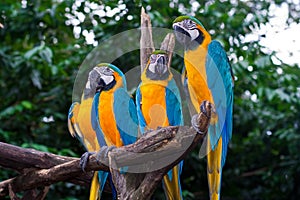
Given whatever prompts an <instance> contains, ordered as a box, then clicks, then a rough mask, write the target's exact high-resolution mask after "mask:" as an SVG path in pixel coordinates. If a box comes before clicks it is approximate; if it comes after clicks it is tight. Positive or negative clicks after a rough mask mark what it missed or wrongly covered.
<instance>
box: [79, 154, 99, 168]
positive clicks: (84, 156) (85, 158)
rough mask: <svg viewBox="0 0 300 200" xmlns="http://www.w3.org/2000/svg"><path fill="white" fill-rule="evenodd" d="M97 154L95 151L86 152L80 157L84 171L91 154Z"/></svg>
mask: <svg viewBox="0 0 300 200" xmlns="http://www.w3.org/2000/svg"><path fill="white" fill-rule="evenodd" d="M93 154H95V152H85V153H84V154H82V156H81V157H80V163H79V164H80V167H81V169H82V171H84V172H85V168H86V165H87V163H88V161H89V157H90V156H91V155H93Z"/></svg>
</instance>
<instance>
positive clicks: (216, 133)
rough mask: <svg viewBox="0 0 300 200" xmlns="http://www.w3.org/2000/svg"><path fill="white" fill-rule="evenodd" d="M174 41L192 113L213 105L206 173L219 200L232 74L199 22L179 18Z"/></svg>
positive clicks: (212, 193) (222, 53)
mask: <svg viewBox="0 0 300 200" xmlns="http://www.w3.org/2000/svg"><path fill="white" fill-rule="evenodd" d="M173 29H174V33H175V36H176V38H177V40H178V41H179V42H180V43H181V44H182V45H183V46H184V65H185V69H184V72H183V76H185V77H184V85H185V87H186V88H187V91H188V94H189V98H190V100H191V102H192V105H193V107H194V108H193V109H195V110H196V111H197V112H199V109H200V105H201V103H202V102H203V101H204V100H208V101H209V102H211V103H213V105H214V109H215V112H214V113H215V114H214V115H213V116H212V119H211V122H210V126H209V129H208V142H207V143H208V144H207V172H208V185H209V190H210V199H211V200H219V199H220V190H221V177H222V168H223V166H224V163H225V159H226V154H227V147H228V143H229V141H230V139H231V135H232V112H233V86H234V83H233V73H232V69H231V66H230V64H229V61H228V58H227V55H226V52H225V51H224V49H223V47H222V46H221V44H220V43H219V42H218V41H215V40H211V36H210V34H209V33H208V32H207V31H206V30H205V28H204V26H203V25H202V24H201V22H200V21H198V20H197V19H195V18H194V17H190V16H180V17H177V18H176V19H175V21H174V22H173Z"/></svg>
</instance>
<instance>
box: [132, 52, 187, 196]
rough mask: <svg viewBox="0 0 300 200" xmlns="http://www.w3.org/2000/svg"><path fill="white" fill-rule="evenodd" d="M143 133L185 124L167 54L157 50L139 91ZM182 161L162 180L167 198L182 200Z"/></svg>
mask: <svg viewBox="0 0 300 200" xmlns="http://www.w3.org/2000/svg"><path fill="white" fill-rule="evenodd" d="M136 105H137V112H138V119H139V125H140V130H141V132H142V134H143V133H145V132H146V131H148V130H151V129H157V128H158V127H165V126H176V125H183V116H182V107H181V98H180V94H179V90H178V88H177V86H176V83H175V80H174V79H173V75H172V73H171V71H170V69H169V67H168V57H167V54H166V52H164V51H154V52H153V53H152V55H151V56H150V59H149V61H148V63H147V65H146V67H145V69H144V71H143V72H142V75H141V83H140V85H139V87H138V89H137V91H136ZM182 165H183V162H180V163H179V164H178V165H177V166H175V167H174V168H173V169H172V170H170V171H169V172H168V174H167V175H165V176H164V178H163V187H164V190H165V195H166V197H167V199H170V200H173V199H182V192H181V185H180V177H179V176H180V174H181V170H182Z"/></svg>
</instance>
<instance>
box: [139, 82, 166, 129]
mask: <svg viewBox="0 0 300 200" xmlns="http://www.w3.org/2000/svg"><path fill="white" fill-rule="evenodd" d="M140 90H141V99H142V100H141V101H142V102H140V103H141V110H142V113H143V116H144V118H145V121H146V124H147V127H148V128H149V129H156V128H157V127H158V126H160V127H164V126H168V125H169V121H168V117H167V110H166V91H165V87H164V86H162V85H159V84H150V83H147V84H143V85H142V86H141V87H140Z"/></svg>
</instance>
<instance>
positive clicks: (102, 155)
mask: <svg viewBox="0 0 300 200" xmlns="http://www.w3.org/2000/svg"><path fill="white" fill-rule="evenodd" d="M115 148H117V147H116V146H114V145H112V146H109V147H108V146H103V147H101V148H100V150H99V151H98V152H97V153H96V160H97V162H101V160H104V159H105V158H107V157H108V153H109V152H110V151H111V150H113V149H115Z"/></svg>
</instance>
